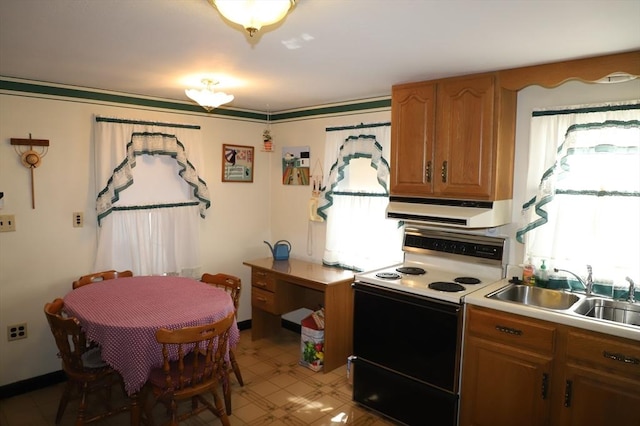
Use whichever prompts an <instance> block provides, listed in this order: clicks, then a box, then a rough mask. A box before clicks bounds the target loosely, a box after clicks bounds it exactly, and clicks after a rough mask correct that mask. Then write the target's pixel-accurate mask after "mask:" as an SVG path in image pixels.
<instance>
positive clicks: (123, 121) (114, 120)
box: [96, 117, 200, 130]
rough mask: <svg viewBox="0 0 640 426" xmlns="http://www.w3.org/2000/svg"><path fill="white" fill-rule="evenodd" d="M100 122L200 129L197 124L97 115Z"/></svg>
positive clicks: (97, 120)
mask: <svg viewBox="0 0 640 426" xmlns="http://www.w3.org/2000/svg"><path fill="white" fill-rule="evenodd" d="M98 122H105V123H118V124H141V125H143V126H162V127H175V128H179V129H194V130H200V126H198V125H197V124H177V123H163V122H160V121H140V120H127V119H124V118H109V117H96V123H98Z"/></svg>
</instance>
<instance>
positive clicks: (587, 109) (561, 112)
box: [531, 104, 640, 117]
mask: <svg viewBox="0 0 640 426" xmlns="http://www.w3.org/2000/svg"><path fill="white" fill-rule="evenodd" d="M634 109H640V104H628V105H606V106H598V107H585V108H575V109H561V110H551V111H534V112H533V114H531V116H532V117H544V116H549V115H567V114H588V113H591V112H607V111H627V110H634Z"/></svg>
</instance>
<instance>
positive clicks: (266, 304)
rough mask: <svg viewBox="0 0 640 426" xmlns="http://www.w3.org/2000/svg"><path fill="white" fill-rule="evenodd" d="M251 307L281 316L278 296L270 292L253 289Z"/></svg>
mask: <svg viewBox="0 0 640 426" xmlns="http://www.w3.org/2000/svg"><path fill="white" fill-rule="evenodd" d="M251 306H252V307H253V308H258V309H261V310H263V311H266V312H270V313H272V314H276V315H279V314H281V312H279V311H278V307H277V305H276V295H275V293H271V292H270V291H264V290H260V289H259V288H252V289H251Z"/></svg>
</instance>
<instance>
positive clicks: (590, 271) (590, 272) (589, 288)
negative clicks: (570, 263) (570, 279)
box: [553, 265, 593, 296]
mask: <svg viewBox="0 0 640 426" xmlns="http://www.w3.org/2000/svg"><path fill="white" fill-rule="evenodd" d="M553 270H554V272H560V271H562V272H567V273H569V274H571V275H573V276H574V277H576V278H577V279H578V281H579V282H580V284H582V286H583V287H584V292H585V294H586V295H587V296H591V293H592V292H593V269H592V268H591V265H587V282H584V280H583V279H582V278H580V277H579V276H578V275H577V274H575V273H573V272H571V271H569V270H566V269H558V268H553Z"/></svg>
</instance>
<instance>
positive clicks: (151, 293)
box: [64, 276, 240, 394]
mask: <svg viewBox="0 0 640 426" xmlns="http://www.w3.org/2000/svg"><path fill="white" fill-rule="evenodd" d="M64 304H65V310H66V311H67V313H68V314H69V315H71V316H74V317H77V318H78V320H79V321H80V324H81V326H82V328H83V329H84V330H85V333H86V334H87V337H88V338H89V339H90V340H92V341H94V342H97V343H98V344H99V345H100V346H101V347H102V358H103V359H104V360H105V361H106V362H107V363H108V364H109V365H111V366H112V367H113V368H114V369H115V370H117V371H118V372H120V374H121V375H122V377H123V379H124V383H125V389H126V391H127V392H128V393H129V394H133V393H135V392H138V391H139V390H140V389H141V388H142V386H143V385H144V383H145V382H146V381H147V377H148V376H149V372H150V371H151V368H153V367H155V366H160V365H162V347H161V346H160V345H159V344H158V343H157V342H156V338H155V333H156V330H158V329H159V328H161V327H165V328H169V329H177V328H182V327H187V326H194V325H201V324H206V323H209V322H213V321H218V320H221V319H222V318H224V317H225V316H227V315H228V314H229V313H231V312H233V310H234V306H233V301H232V300H231V297H230V296H229V295H228V294H227V293H226V292H225V291H224V290H221V289H219V288H216V287H213V286H211V285H208V284H205V283H202V282H200V281H196V280H194V279H191V278H182V277H165V276H138V277H130V278H118V279H115V280H107V281H101V282H97V283H93V284H90V285H86V286H83V287H80V288H77V289H75V290H73V291H71V292H69V293H68V294H67V295H66V296H65V297H64ZM229 339H230V341H229V345H230V347H235V346H236V345H237V344H238V341H239V339H240V333H239V331H238V326H237V324H236V323H235V322H234V323H233V326H232V329H231V333H230V338H229Z"/></svg>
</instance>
